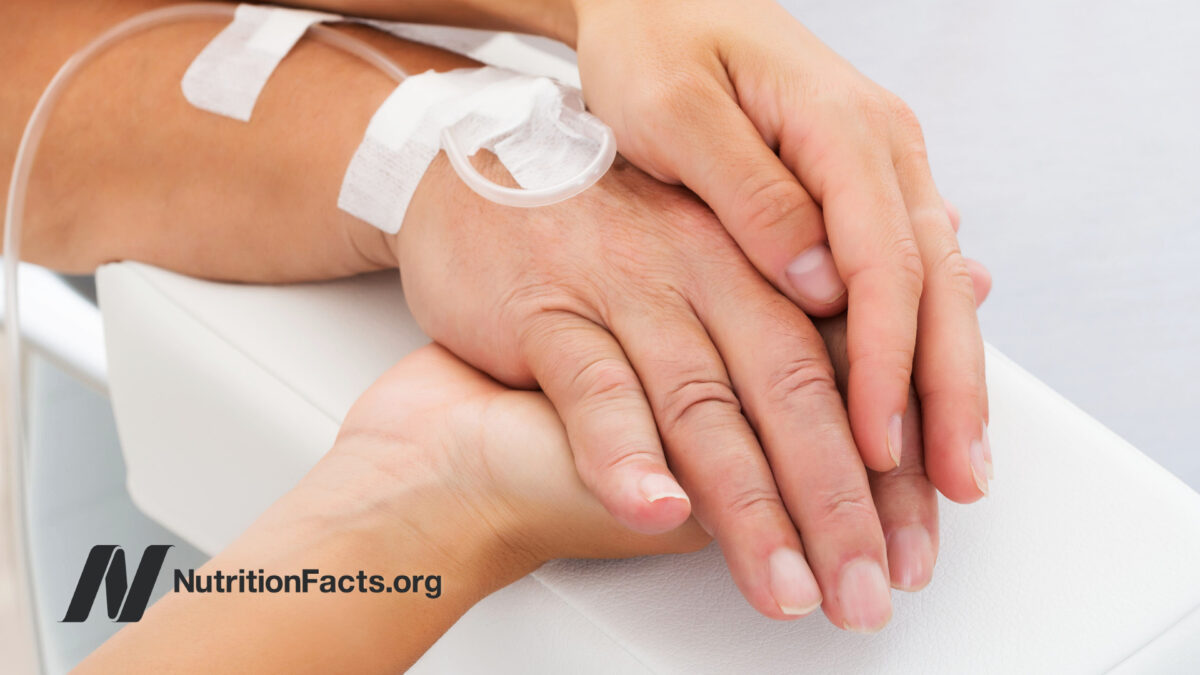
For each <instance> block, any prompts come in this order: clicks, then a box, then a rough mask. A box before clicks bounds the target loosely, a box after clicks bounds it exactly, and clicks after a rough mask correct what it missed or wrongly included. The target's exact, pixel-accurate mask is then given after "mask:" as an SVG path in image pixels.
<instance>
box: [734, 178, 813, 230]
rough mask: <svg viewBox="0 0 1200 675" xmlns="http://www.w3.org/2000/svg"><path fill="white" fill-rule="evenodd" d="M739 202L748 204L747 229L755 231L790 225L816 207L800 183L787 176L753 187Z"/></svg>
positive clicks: (745, 214) (746, 213)
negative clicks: (797, 217)
mask: <svg viewBox="0 0 1200 675" xmlns="http://www.w3.org/2000/svg"><path fill="white" fill-rule="evenodd" d="M739 203H740V204H745V205H746V206H745V212H744V218H745V220H744V223H745V226H746V227H748V228H750V229H751V230H754V231H758V230H768V229H771V228H773V227H778V226H780V225H783V224H789V225H790V224H791V223H792V222H793V219H794V218H795V216H796V215H797V214H800V213H804V212H806V211H809V210H810V209H812V208H813V206H814V204H813V202H812V200H811V199H810V198H809V197H808V195H806V194H805V193H804V191H803V189H801V187H800V185H799V184H798V183H796V182H795V181H794V180H791V179H788V178H784V177H777V178H771V179H768V180H765V181H762V182H759V183H757V184H753V186H752V187H750V188H749V189H747V190H745V191H744V195H743V196H742V198H741V199H739Z"/></svg>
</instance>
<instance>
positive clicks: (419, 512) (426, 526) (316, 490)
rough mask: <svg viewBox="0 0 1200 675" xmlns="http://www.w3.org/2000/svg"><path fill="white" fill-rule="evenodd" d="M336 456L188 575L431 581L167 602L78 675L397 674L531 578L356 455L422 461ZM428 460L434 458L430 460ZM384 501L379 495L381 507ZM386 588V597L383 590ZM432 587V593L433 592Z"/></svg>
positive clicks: (414, 482)
mask: <svg viewBox="0 0 1200 675" xmlns="http://www.w3.org/2000/svg"><path fill="white" fill-rule="evenodd" d="M349 443H377V444H381V447H379V448H377V449H367V448H364V449H361V450H360V449H349V448H347V447H346V446H347V442H345V441H339V444H340V445H341V446H342V447H340V448H335V449H334V450H333V451H332V452H331V453H330V454H329V456H327V457H326V458H324V459H323V460H322V461H321V463H320V464H318V466H317V467H316V468H315V469H314V470H313V471H312V473H310V474H309V476H307V477H306V478H305V479H304V480H303V481H302V482H301V483H300V484H299V485H298V486H297V487H296V488H295V489H294V490H293V491H292V492H290V493H289V494H287V495H285V496H284V497H283V498H282V499H281V500H280V501H279V502H277V503H276V504H274V505H273V506H272V507H271V508H270V509H269V510H267V512H266V513H264V514H263V515H262V516H261V517H260V518H259V519H258V520H257V521H256V522H255V523H254V525H252V526H251V527H250V529H249V530H247V531H246V532H245V533H244V534H243V535H242V536H241V537H239V538H238V540H237V541H235V542H234V543H233V544H232V545H230V547H229V548H228V549H226V550H225V551H223V552H221V553H220V554H218V555H217V556H216V557H215V558H213V559H212V560H211V561H209V562H208V564H206V565H205V566H204V567H203V568H202V569H199V570H196V575H197V576H198V577H199V576H203V575H212V574H214V573H215V572H216V571H217V570H220V571H222V573H223V574H233V575H236V574H238V573H239V570H246V571H249V570H254V571H255V572H257V571H258V570H260V569H261V570H264V571H265V573H266V574H268V575H279V576H281V577H283V576H286V575H301V574H302V573H303V571H304V570H305V569H315V570H319V574H320V575H326V574H328V575H334V576H339V577H340V576H343V575H346V576H355V575H356V574H357V572H358V571H360V570H361V571H363V572H364V573H365V574H366V575H368V576H369V575H372V574H379V575H381V576H383V577H384V578H385V579H386V581H385V583H386V584H388V585H391V584H392V583H393V579H394V576H395V575H405V576H407V577H409V579H410V580H411V579H413V578H415V576H416V575H418V574H419V575H422V576H424V577H428V576H429V575H435V576H437V577H438V582H437V585H436V587H435V586H433V585H432V582H425V581H419V582H416V583H417V586H416V587H410V590H409V591H408V592H386V591H385V592H370V591H369V590H368V591H367V592H360V591H359V590H357V586H355V589H356V590H353V591H351V592H345V590H344V589H343V590H342V591H339V592H332V593H329V592H320V590H319V588H318V587H311V588H310V589H309V591H308V592H305V593H296V592H291V593H284V592H280V593H246V592H222V593H217V592H208V593H169V594H168V595H167V596H166V597H165V598H163V599H162V600H161V601H159V602H158V603H156V604H155V605H154V606H153V607H151V608H150V610H149V611H148V612H147V614H146V616H145V617H143V619H142V620H141V621H140V622H137V623H131V624H129V625H128V626H127V627H126V628H125V629H123V630H122V631H121V632H120V633H118V634H117V635H116V636H115V637H114V638H113V639H111V640H109V641H108V642H107V643H105V644H104V645H103V646H101V647H100V648H99V649H98V650H96V652H95V653H93V654H92V655H91V656H90V657H89V658H88V660H87V661H85V662H84V663H83V664H82V665H81V667H80V672H85V673H93V672H94V673H107V672H147V673H150V672H165V671H170V672H178V673H190V672H197V673H201V672H208V673H211V672H271V673H274V672H287V673H307V672H312V673H325V672H362V673H369V672H379V673H384V672H388V673H396V672H403V671H404V670H405V669H407V668H408V667H409V666H411V665H412V664H413V662H415V661H416V660H417V659H418V658H419V657H420V655H421V654H422V653H424V652H425V650H426V649H428V648H429V647H430V645H432V644H433V643H434V641H436V640H437V639H438V638H439V637H440V636H441V635H442V633H444V632H445V631H446V630H447V629H448V628H449V627H450V626H451V625H453V624H454V622H455V621H457V620H458V618H459V617H460V616H461V615H462V614H463V613H465V612H466V611H467V610H468V609H470V607H471V606H472V605H474V604H475V603H476V602H478V601H479V600H480V599H482V598H483V597H484V596H486V595H488V594H489V593H491V592H492V591H495V590H497V589H498V588H500V587H502V586H504V585H506V584H508V583H511V582H512V581H514V580H516V579H518V578H520V577H521V576H522V575H524V574H526V573H528V572H530V571H532V569H533V568H534V566H535V564H534V563H533V562H532V561H531V560H529V559H526V558H524V557H520V556H514V555H512V554H511V553H510V552H509V551H508V550H507V549H505V548H504V547H503V545H502V544H501V540H500V539H499V538H497V537H496V535H495V533H494V531H492V530H490V529H488V528H487V527H486V526H482V525H481V523H480V520H479V519H478V518H476V517H472V516H471V514H470V513H468V512H466V511H464V510H463V509H461V508H460V507H459V506H460V504H459V502H458V501H456V500H455V499H453V498H451V497H449V493H448V488H447V486H446V485H445V484H444V483H443V482H440V481H439V480H437V479H432V478H430V479H426V478H418V477H417V476H419V475H425V474H426V473H428V472H422V471H418V470H412V471H409V472H407V473H406V474H404V475H403V476H393V475H388V476H387V477H386V480H388V481H390V482H391V483H393V484H394V486H391V487H388V488H386V489H373V488H370V487H368V486H370V485H373V484H381V482H382V480H384V479H380V478H377V477H375V475H376V474H379V473H381V472H380V469H379V468H378V467H377V466H375V464H374V463H373V462H371V461H363V460H362V459H360V458H362V457H364V456H367V455H369V454H370V453H372V452H374V453H376V454H377V455H382V456H388V457H393V456H403V455H405V454H409V455H420V454H421V453H422V450H421V449H417V448H413V449H405V448H403V447H400V446H399V445H397V444H396V443H395V442H393V441H391V440H390V439H389V440H387V441H386V442H384V441H380V440H378V439H367V440H362V439H359V440H351V441H350V442H349ZM426 450H428V451H429V452H436V450H429V449H426ZM381 495H384V496H385V497H381ZM392 588H393V589H394V588H395V586H392ZM433 588H436V592H434V591H433V590H432V589H433Z"/></svg>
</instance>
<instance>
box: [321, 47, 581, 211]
mask: <svg viewBox="0 0 1200 675" xmlns="http://www.w3.org/2000/svg"><path fill="white" fill-rule="evenodd" d="M588 117H590V115H588V113H587V112H585V111H584V105H583V97H582V95H581V94H580V92H579V90H577V89H574V88H572V87H568V86H566V85H563V84H560V83H558V82H556V81H554V80H552V79H550V78H547V77H534V76H530V75H524V74H521V73H517V72H514V71H511V70H506V69H503V68H494V67H485V68H469V69H460V70H452V71H448V72H443V73H436V72H433V71H430V72H426V73H422V74H420V75H414V76H411V77H409V78H408V79H406V80H405V81H404V82H402V83H401V84H400V86H399V87H397V88H396V90H395V91H393V92H392V94H391V95H390V96H388V98H387V100H385V101H384V103H383V105H382V106H380V108H379V110H377V111H376V112H375V115H374V116H373V117H372V118H371V122H370V124H369V125H368V126H367V131H366V134H365V136H364V137H363V141H362V143H361V144H360V145H359V147H358V150H357V151H355V153H354V156H353V158H351V160H350V166H349V168H348V169H347V170H346V175H345V178H344V179H343V181H342V190H341V193H340V194H339V196H338V207H339V208H341V209H342V210H343V211H346V212H347V213H350V214H351V215H353V216H356V217H358V218H360V219H362V220H365V221H366V222H368V223H370V224H372V225H374V226H375V227H378V228H379V229H381V230H383V231H384V232H389V233H394V232H397V231H399V229H400V225H401V223H402V222H403V221H404V214H405V212H406V211H407V209H408V204H409V202H410V201H411V200H412V196H413V193H414V192H415V191H416V189H417V185H418V184H419V183H420V181H421V177H422V176H424V174H425V171H426V169H428V167H429V164H430V162H432V161H433V159H434V157H436V156H437V153H438V151H439V150H441V149H442V147H441V134H442V130H444V129H446V130H449V131H450V133H452V134H453V135H454V138H455V140H456V141H457V142H458V145H459V146H460V148H461V149H462V150H463V152H465V153H466V154H467V155H468V156H469V155H473V154H475V153H476V152H478V151H479V150H481V149H487V150H490V151H492V152H493V153H495V155H496V157H497V158H498V159H499V160H500V162H501V163H502V164H503V165H504V167H505V168H506V169H508V172H509V173H510V174H511V175H512V177H513V179H515V180H516V181H517V183H518V184H519V185H520V186H521V187H523V188H526V189H538V188H545V187H551V186H554V185H557V184H559V183H562V182H564V181H567V180H569V179H571V178H573V177H575V176H577V175H579V174H580V173H582V172H583V171H584V169H585V168H586V167H587V166H588V165H589V164H590V163H591V162H592V161H593V159H594V158H595V157H596V155H597V154H598V153H599V150H600V140H599V139H596V138H593V137H592V136H591V135H588V134H587V133H586V132H585V130H586V126H587V118H588Z"/></svg>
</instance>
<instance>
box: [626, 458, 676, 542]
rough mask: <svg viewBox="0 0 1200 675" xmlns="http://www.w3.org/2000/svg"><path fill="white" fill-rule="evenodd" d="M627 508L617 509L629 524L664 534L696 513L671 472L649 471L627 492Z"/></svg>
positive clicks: (636, 529)
mask: <svg viewBox="0 0 1200 675" xmlns="http://www.w3.org/2000/svg"><path fill="white" fill-rule="evenodd" d="M623 501H625V502H626V508H623V509H620V511H622V513H620V514H618V513H615V512H614V515H616V516H617V519H618V520H620V521H621V522H622V524H624V525H625V526H626V527H628V528H629V529H631V530H633V531H634V532H638V533H641V534H650V535H653V534H662V533H664V532H670V531H671V530H674V529H676V528H677V527H679V526H680V525H682V524H684V523H685V522H686V521H687V519H688V518H689V517H691V515H692V504H691V500H690V499H688V496H687V493H686V492H684V491H683V488H681V487H680V486H679V483H678V482H676V481H675V479H674V478H672V477H671V476H670V475H668V474H663V473H657V472H649V473H646V474H644V475H643V476H642V477H641V478H640V479H638V480H637V490H635V491H632V494H629V495H625V496H624V497H623Z"/></svg>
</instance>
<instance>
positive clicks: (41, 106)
mask: <svg viewBox="0 0 1200 675" xmlns="http://www.w3.org/2000/svg"><path fill="white" fill-rule="evenodd" d="M235 11H236V8H235V6H233V5H223V4H207V3H196V4H186V5H175V6H172V7H165V8H161V9H156V10H151V11H148V12H145V13H143V14H139V15H137V16H134V17H133V18H130V19H127V20H126V21H123V22H121V23H120V24H117V25H116V26H114V27H113V28H111V29H109V30H107V31H105V32H104V33H103V34H101V35H100V36H99V37H97V38H96V39H94V40H92V42H90V43H88V45H87V46H86V47H84V48H83V49H81V50H79V51H78V52H76V53H75V54H74V55H72V56H71V58H70V59H68V60H67V62H66V63H65V64H63V66H62V67H61V68H59V69H58V72H57V73H55V74H54V78H53V79H51V80H50V84H49V85H47V87H46V89H45V91H43V92H42V95H41V97H40V98H39V99H38V102H37V105H36V106H35V107H34V109H33V114H32V115H31V116H30V118H29V121H28V122H27V123H26V125H25V131H24V133H23V134H22V135H21V143H20V145H19V146H18V149H17V158H16V162H15V163H14V165H13V172H12V176H11V179H10V181H9V185H8V201H7V203H6V205H5V213H4V294H5V304H4V307H5V326H4V334H5V339H6V343H7V345H6V346H7V361H8V368H9V378H8V397H7V398H8V406H7V414H8V421H9V428H8V430H7V431H8V439H7V440H8V442H7V444H6V445H7V448H6V449H7V451H8V453H9V462H8V466H9V469H10V471H11V476H10V477H9V480H10V483H11V485H10V487H11V492H10V494H11V495H12V499H13V509H12V515H13V517H14V533H15V534H16V538H17V541H18V549H19V551H18V553H19V558H20V559H19V560H18V561H17V564H18V566H19V569H18V572H19V574H20V576H22V577H24V578H25V581H26V583H25V584H24V585H25V587H26V588H29V589H30V591H29V593H30V594H31V595H32V592H33V591H32V584H30V583H28V570H29V569H30V560H29V557H28V548H27V546H26V542H28V537H27V536H26V531H25V529H26V523H27V522H28V520H27V517H26V515H27V514H26V507H27V502H26V499H27V496H26V494H25V489H26V481H25V479H26V461H25V460H26V453H25V442H24V441H25V438H24V412H23V399H24V378H23V373H22V366H23V354H22V351H21V350H22V345H21V329H20V316H19V311H18V305H17V296H18V293H17V272H18V261H19V260H20V257H21V256H20V253H21V232H22V226H23V224H24V218H25V196H26V191H27V189H28V184H29V176H30V173H31V172H32V169H33V160H34V157H35V156H36V155H37V151H38V146H39V145H40V143H41V140H42V136H43V134H44V133H45V130H46V125H47V123H48V122H49V121H50V113H51V111H53V109H54V106H55V105H56V104H57V103H58V100H59V99H60V98H61V97H62V94H63V92H64V91H66V88H67V86H68V85H69V84H70V83H71V81H72V80H74V78H75V76H76V75H78V74H79V71H80V70H82V69H83V68H84V66H86V65H87V64H88V63H90V62H91V61H93V60H94V59H95V58H96V57H97V56H99V55H100V54H102V53H104V52H105V51H107V50H108V49H109V48H110V47H112V46H113V45H115V44H116V43H118V42H120V41H122V40H124V39H125V38H128V37H130V36H131V35H134V34H136V33H140V32H142V31H145V30H149V29H151V28H154V27H157V26H161V25H164V24H169V23H176V22H179V21H188V20H195V19H215V18H227V19H228V18H232V17H233V16H234V13H235ZM307 35H309V36H311V37H314V38H316V39H317V40H319V41H321V42H324V43H326V44H329V45H330V46H332V47H335V48H337V49H341V50H342V51H345V52H348V53H350V54H352V55H354V56H357V57H359V58H360V59H362V60H363V61H366V62H367V63H369V64H371V65H373V66H375V67H376V68H378V69H379V70H381V71H383V72H384V73H385V74H386V75H388V76H389V77H391V78H392V79H393V80H395V81H396V82H397V83H399V82H402V81H403V80H404V78H405V77H406V73H405V72H404V70H403V69H402V68H400V67H399V66H398V65H396V63H395V62H393V61H392V60H391V59H389V58H387V57H386V56H384V55H383V54H382V53H380V52H379V51H377V50H376V49H374V48H373V47H371V46H370V45H368V44H367V43H365V42H363V41H362V40H358V39H356V38H352V37H349V36H347V35H345V34H343V33H340V32H338V31H336V30H333V29H331V28H329V27H327V26H323V25H321V24H314V25H313V26H311V27H309V29H308V32H307ZM591 124H592V126H593V127H594V128H593V129H592V130H593V131H594V132H595V133H596V135H597V136H598V137H599V138H600V141H601V142H600V150H599V153H598V154H597V156H596V158H595V159H594V160H593V161H592V162H591V164H589V165H588V167H587V168H586V169H585V170H584V171H583V172H581V173H580V174H579V175H578V176H575V177H574V178H571V179H568V180H566V181H564V182H562V183H560V184H558V185H554V186H550V187H548V188H538V189H531V190H524V189H514V188H508V187H503V186H500V185H497V184H496V183H494V182H492V181H490V180H488V179H486V178H484V177H483V176H482V175H481V174H480V173H479V172H478V171H477V170H476V169H475V167H473V166H472V165H471V162H470V160H469V159H468V158H467V157H466V155H465V154H463V152H462V150H461V149H460V147H459V145H458V143H457V142H456V141H455V139H454V136H453V134H451V133H449V132H448V131H443V132H442V136H441V140H442V144H443V147H444V149H445V150H446V154H447V156H448V157H449V159H450V163H451V165H452V166H453V168H454V170H455V172H457V173H458V175H459V176H460V177H461V178H462V180H463V182H464V183H466V184H467V186H468V187H470V188H471V189H472V190H474V191H475V192H477V193H478V194H479V195H481V196H483V197H484V198H486V199H490V200H492V201H494V202H497V203H500V204H504V205H508V206H522V207H531V206H544V205H547V204H553V203H555V202H559V201H563V200H565V199H568V198H570V197H572V196H574V195H576V194H578V193H580V192H582V191H583V190H586V189H587V188H588V187H591V186H592V185H593V184H594V183H595V182H596V181H597V180H599V179H600V177H601V176H603V175H604V173H605V172H606V171H608V168H609V166H610V165H611V164H612V161H613V158H614V157H615V156H616V139H615V138H614V136H613V134H612V130H610V129H609V128H608V127H607V126H605V125H604V124H603V123H601V122H599V121H592V122H591ZM28 601H29V607H30V610H31V614H35V613H36V612H35V610H34V608H35V607H36V605H35V604H34V602H33V600H32V597H30V598H29V599H28ZM33 624H34V630H35V632H36V631H37V621H36V617H35V618H34V622H33ZM39 643H40V640H39Z"/></svg>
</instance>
